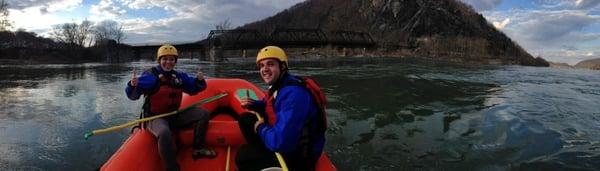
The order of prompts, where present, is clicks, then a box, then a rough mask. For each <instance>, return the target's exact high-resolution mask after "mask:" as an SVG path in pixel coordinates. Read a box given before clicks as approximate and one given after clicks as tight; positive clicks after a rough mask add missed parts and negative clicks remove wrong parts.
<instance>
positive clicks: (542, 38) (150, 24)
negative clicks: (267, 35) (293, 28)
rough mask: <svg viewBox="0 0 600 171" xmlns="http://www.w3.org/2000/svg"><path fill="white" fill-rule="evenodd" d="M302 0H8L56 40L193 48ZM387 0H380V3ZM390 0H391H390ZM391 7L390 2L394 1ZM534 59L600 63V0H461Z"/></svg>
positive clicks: (19, 23) (23, 23) (28, 24)
mask: <svg viewBox="0 0 600 171" xmlns="http://www.w3.org/2000/svg"><path fill="white" fill-rule="evenodd" d="M302 1H303V0H89V1H88V0H8V1H7V2H8V4H9V12H10V16H9V19H10V20H12V21H13V22H14V23H13V25H14V28H13V29H15V30H16V29H19V28H22V29H25V30H27V31H33V32H36V33H38V34H39V35H42V36H49V32H50V30H51V28H52V27H53V26H55V25H58V24H62V23H68V22H76V23H80V22H81V21H82V20H85V19H87V20H90V21H92V22H95V23H98V22H100V21H103V20H114V21H117V22H119V23H122V24H123V26H124V27H123V29H124V31H125V34H126V38H125V40H124V42H125V43H129V44H136V45H139V44H160V43H164V42H170V43H178V42H193V41H197V40H201V39H204V38H206V36H207V35H208V33H209V31H210V30H211V29H214V28H215V26H216V25H217V24H218V23H221V22H223V21H225V20H229V21H230V22H231V25H232V26H233V27H237V26H240V25H243V24H245V23H249V22H253V21H257V20H260V19H263V18H265V17H269V16H272V15H274V14H276V13H277V12H279V11H281V10H284V9H286V8H289V7H291V6H292V5H294V4H296V3H299V2H302ZM380 1H381V0H380ZM384 1H385V0H384ZM390 1H391V0H390ZM461 1H463V2H465V3H467V4H470V5H471V6H473V8H474V9H475V10H476V11H477V12H479V13H481V14H482V15H483V16H484V17H485V18H486V19H487V20H488V22H490V23H493V25H494V26H495V27H496V28H497V29H498V30H500V31H502V32H504V33H505V34H506V35H507V36H509V37H510V38H511V39H512V40H513V41H515V42H517V43H518V44H520V45H521V46H522V47H523V48H524V49H525V50H527V51H528V52H529V53H530V54H532V55H534V56H542V57H543V58H545V59H546V60H549V61H553V62H564V63H569V64H576V63H577V62H579V61H582V60H586V59H593V58H600V0H461Z"/></svg>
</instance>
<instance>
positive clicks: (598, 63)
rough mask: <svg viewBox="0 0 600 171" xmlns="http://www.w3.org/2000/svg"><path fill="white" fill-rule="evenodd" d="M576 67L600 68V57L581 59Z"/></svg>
mask: <svg viewBox="0 0 600 171" xmlns="http://www.w3.org/2000/svg"><path fill="white" fill-rule="evenodd" d="M575 67H576V68H586V69H594V70H600V58H598V59H588V60H585V61H581V62H579V63H577V64H575Z"/></svg>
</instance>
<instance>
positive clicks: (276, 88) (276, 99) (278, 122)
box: [236, 46, 325, 171]
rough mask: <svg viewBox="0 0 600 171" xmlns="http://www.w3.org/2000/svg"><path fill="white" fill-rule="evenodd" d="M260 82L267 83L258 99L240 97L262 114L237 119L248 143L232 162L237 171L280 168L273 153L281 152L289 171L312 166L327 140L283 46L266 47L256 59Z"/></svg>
mask: <svg viewBox="0 0 600 171" xmlns="http://www.w3.org/2000/svg"><path fill="white" fill-rule="evenodd" d="M256 64H257V66H258V68H259V70H260V76H261V78H262V79H263V81H264V82H265V83H266V84H268V85H269V90H268V94H267V96H266V97H265V98H264V99H262V100H253V99H250V98H242V99H241V105H242V107H243V108H246V109H250V110H253V111H257V112H258V113H261V114H262V115H263V117H264V120H259V119H257V117H256V116H254V115H242V116H240V117H239V118H238V123H239V126H240V129H241V131H242V133H243V135H244V138H245V139H246V142H247V143H248V144H245V145H243V146H241V147H240V149H239V150H238V153H237V156H236V165H237V168H238V169H239V170H240V171H244V170H260V169H264V168H269V167H279V166H280V164H279V163H278V162H277V159H276V157H275V154H274V152H279V153H280V154H281V155H282V156H283V158H284V160H285V162H286V164H287V166H288V168H289V169H290V170H314V169H315V164H316V161H317V159H318V158H319V156H320V155H321V153H322V151H323V146H324V144H325V135H324V132H320V131H318V130H319V129H318V127H319V125H318V124H317V122H319V120H318V119H319V117H320V116H319V114H318V113H319V111H318V110H319V109H318V106H317V104H316V102H315V100H314V99H313V98H312V96H311V93H310V92H309V91H308V90H307V89H306V88H305V87H303V86H298V84H297V83H299V82H300V81H301V80H299V78H297V77H295V76H293V75H292V74H290V73H289V72H288V71H289V70H288V60H287V56H286V54H285V52H284V51H283V49H281V48H279V47H276V46H267V47H265V48H263V49H261V50H260V51H259V53H258V55H257V58H256Z"/></svg>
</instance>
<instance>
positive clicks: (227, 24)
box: [215, 18, 231, 30]
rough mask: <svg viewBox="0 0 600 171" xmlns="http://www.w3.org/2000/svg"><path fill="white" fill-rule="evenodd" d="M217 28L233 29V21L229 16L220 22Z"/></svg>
mask: <svg viewBox="0 0 600 171" xmlns="http://www.w3.org/2000/svg"><path fill="white" fill-rule="evenodd" d="M215 27H216V29H217V30H228V29H231V21H230V20H229V18H227V19H225V20H223V21H221V22H220V23H218V24H217V25H216V26H215Z"/></svg>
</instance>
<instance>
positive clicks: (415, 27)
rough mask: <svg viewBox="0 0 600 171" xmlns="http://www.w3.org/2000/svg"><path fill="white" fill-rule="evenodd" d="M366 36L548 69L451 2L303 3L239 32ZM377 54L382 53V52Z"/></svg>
mask: <svg viewBox="0 0 600 171" xmlns="http://www.w3.org/2000/svg"><path fill="white" fill-rule="evenodd" d="M277 27H280V28H309V29H316V28H319V29H321V30H323V31H324V32H332V31H336V30H346V31H361V32H368V33H369V34H371V36H372V37H373V38H374V39H375V41H376V43H377V49H378V51H381V52H388V53H387V54H388V55H392V56H393V55H394V54H399V53H397V52H398V51H402V52H405V53H400V54H404V55H408V56H417V57H427V58H434V59H441V60H452V61H472V62H484V63H499V64H520V65H533V66H548V65H549V64H548V62H546V61H545V60H543V59H541V58H537V59H536V58H533V57H532V56H531V55H530V54H529V53H527V52H526V51H525V50H523V48H521V47H520V46H519V45H518V44H516V43H515V42H513V41H512V40H511V39H510V38H508V37H507V36H506V35H505V34H504V33H502V32H500V31H498V30H496V29H495V28H494V27H493V26H492V25H491V24H490V23H489V22H487V21H486V20H485V18H484V17H483V16H482V15H481V14H479V13H477V12H476V11H475V10H473V8H472V7H470V6H468V5H466V4H464V3H462V2H460V1H457V0H307V1H305V2H302V3H298V4H296V5H294V6H293V7H291V8H289V9H286V10H284V11H282V12H279V13H278V14H276V15H274V16H271V17H268V18H266V19H263V20H260V21H257V22H253V23H249V24H246V25H244V26H242V27H240V29H258V30H259V31H261V32H265V33H269V32H272V31H273V30H275V28H277ZM383 55H386V54H385V53H384V54H383Z"/></svg>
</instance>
